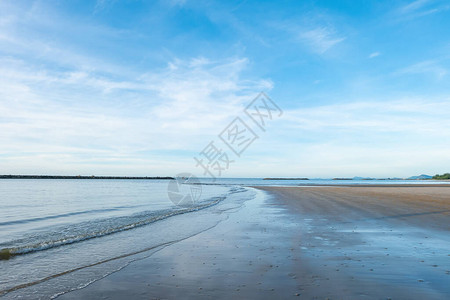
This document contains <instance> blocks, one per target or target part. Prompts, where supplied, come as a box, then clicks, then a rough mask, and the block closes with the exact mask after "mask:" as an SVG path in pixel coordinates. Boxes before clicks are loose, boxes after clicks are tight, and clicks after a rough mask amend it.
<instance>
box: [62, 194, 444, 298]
mask: <svg viewBox="0 0 450 300" xmlns="http://www.w3.org/2000/svg"><path fill="white" fill-rule="evenodd" d="M258 189H259V190H260V193H264V195H266V196H264V197H262V196H261V197H258V198H257V199H255V200H251V201H247V202H246V203H245V204H244V205H243V206H241V207H240V208H236V209H233V210H230V211H226V212H224V213H226V214H227V215H228V217H227V219H226V220H225V221H223V222H221V223H219V224H218V225H217V226H215V227H214V228H212V229H210V230H207V231H205V232H202V233H200V234H198V235H195V236H193V237H191V238H189V239H186V240H183V241H181V242H178V243H175V244H172V245H170V246H166V247H162V248H160V249H159V251H157V252H155V253H154V254H153V255H152V256H150V257H148V258H146V259H143V260H140V261H136V262H134V263H132V264H130V265H129V266H127V267H126V268H124V269H122V270H121V271H119V272H116V273H114V274H112V275H110V276H108V277H106V278H104V279H102V280H99V281H97V282H95V283H93V284H91V285H89V286H88V287H86V288H84V289H81V290H78V291H74V292H71V293H68V294H65V295H63V296H61V297H60V298H61V299H80V298H83V299H90V298H95V299H98V298H101V299H123V298H130V299H180V298H192V299H194V298H195V299H212V298H214V299H217V298H219V299H229V298H237V299H274V298H279V299H286V298H296V297H300V298H304V299H314V298H316V299H326V298H329V299H390V298H391V299H448V298H449V296H450V234H449V231H450V228H449V227H450V186H448V187H445V186H420V187H419V186H414V187H411V186H408V187H405V186H396V187H385V186H380V187H378V186H377V187H374V186H370V187H348V186H347V187H258Z"/></svg>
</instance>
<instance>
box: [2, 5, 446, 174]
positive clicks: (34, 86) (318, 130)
mask: <svg viewBox="0 0 450 300" xmlns="http://www.w3.org/2000/svg"><path fill="white" fill-rule="evenodd" d="M449 28H450V3H448V1H439V0H416V1H276V2H275V1H189V0H186V1H106V0H103V1H100V0H99V1H97V2H95V1H1V2H0V145H1V146H2V147H1V148H0V173H3V174H67V175H69V174H83V175H91V174H95V175H149V176H152V175H155V176H156V175H174V174H177V173H179V172H192V173H194V174H196V175H202V170H201V169H199V168H196V167H195V161H194V160H193V157H194V156H198V154H199V152H200V151H202V150H203V149H204V148H205V146H206V145H207V144H208V143H209V142H210V141H212V140H216V139H217V135H218V134H219V133H220V132H221V131H222V130H223V129H224V128H225V127H226V126H227V125H228V124H229V123H230V122H231V121H232V120H233V119H234V118H235V117H236V116H240V115H241V114H242V110H243V109H244V107H245V106H246V105H247V104H248V103H250V102H251V101H252V99H253V98H254V97H255V96H256V95H257V94H258V93H259V92H260V91H264V92H266V93H267V94H268V95H270V97H271V98H272V99H273V100H274V101H275V102H276V103H277V104H278V105H279V106H280V107H281V108H282V110H283V115H282V117H281V118H279V119H276V120H273V121H271V122H270V124H269V127H268V128H267V131H266V132H261V131H259V132H257V133H258V135H259V139H258V140H257V141H255V142H254V143H253V144H252V145H250V146H249V148H248V149H247V150H246V151H245V153H244V154H243V155H242V156H241V157H239V158H236V157H235V162H234V163H232V164H231V165H230V168H229V170H227V171H226V172H225V173H223V174H222V176H223V177H241V176H242V177H247V176H248V177H268V176H276V177H278V176H296V177H338V176H339V177H341V176H342V177H344V176H374V177H386V176H399V177H404V176H410V175H416V174H421V173H427V174H435V173H443V172H448V171H449V170H450V151H448V146H449V145H450V131H449V130H448V128H449V127H450V74H449V70H450V30H449ZM220 146H221V148H223V150H224V151H225V150H226V146H225V145H220Z"/></svg>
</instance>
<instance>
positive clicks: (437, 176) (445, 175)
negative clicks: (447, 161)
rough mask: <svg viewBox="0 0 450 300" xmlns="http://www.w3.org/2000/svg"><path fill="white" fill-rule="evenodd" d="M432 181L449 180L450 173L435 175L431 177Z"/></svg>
mask: <svg viewBox="0 0 450 300" xmlns="http://www.w3.org/2000/svg"><path fill="white" fill-rule="evenodd" d="M433 179H437V180H442V179H450V173H445V174H442V175H439V174H436V175H434V176H433Z"/></svg>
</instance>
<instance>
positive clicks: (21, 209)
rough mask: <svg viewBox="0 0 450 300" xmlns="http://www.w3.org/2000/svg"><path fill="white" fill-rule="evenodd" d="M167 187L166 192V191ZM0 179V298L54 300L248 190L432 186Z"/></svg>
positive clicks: (218, 213)
mask: <svg viewBox="0 0 450 300" xmlns="http://www.w3.org/2000/svg"><path fill="white" fill-rule="evenodd" d="M170 182H172V186H171V185H170ZM173 183H174V182H173V181H171V180H144V179H142V180H140V179H133V180H125V179H117V180H106V179H105V180H104V179H0V297H4V298H5V299H42V298H45V299H49V298H50V299H54V298H57V297H58V296H60V295H62V294H64V293H67V292H70V291H73V290H77V289H81V288H83V287H86V286H87V285H89V284H91V283H93V282H95V281H97V280H99V279H101V278H104V277H105V276H108V275H109V274H111V273H114V272H117V271H119V270H121V269H122V268H124V267H126V266H127V265H128V264H130V263H131V262H133V261H136V260H140V259H143V258H146V257H149V256H150V255H152V254H153V253H155V252H157V251H160V250H161V249H163V248H164V247H167V246H168V245H171V244H173V243H176V242H178V241H181V240H183V239H187V238H189V237H192V236H195V235H197V234H199V233H201V232H203V231H205V230H208V229H209V228H212V227H214V226H217V224H219V223H220V222H222V221H223V220H224V219H226V213H224V212H227V211H232V210H233V209H238V208H239V207H240V206H242V205H245V203H246V202H247V201H251V200H252V199H255V198H257V197H264V192H262V191H260V190H257V189H254V188H252V187H253V186H262V185H265V186H268V185H270V186H308V185H347V184H361V185H371V184H424V183H426V184H438V183H441V184H442V183H449V182H439V181H429V180H427V181H422V180H408V181H403V180H326V179H317V180H263V179H260V178H220V179H217V180H212V179H207V178H202V179H199V182H196V184H189V182H188V183H183V182H175V183H176V185H175V188H179V189H178V190H176V191H175V192H176V193H179V194H183V193H187V194H190V195H191V196H192V199H191V200H192V201H191V202H189V203H188V204H186V203H184V204H180V203H179V202H177V201H174V199H173V197H171V196H170V193H173V192H174V190H173V188H174V185H173Z"/></svg>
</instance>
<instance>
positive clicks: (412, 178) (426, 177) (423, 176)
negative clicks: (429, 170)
mask: <svg viewBox="0 0 450 300" xmlns="http://www.w3.org/2000/svg"><path fill="white" fill-rule="evenodd" d="M432 178H433V176H430V175H425V174H422V175H419V176H411V177H409V178H407V179H408V180H423V179H432Z"/></svg>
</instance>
